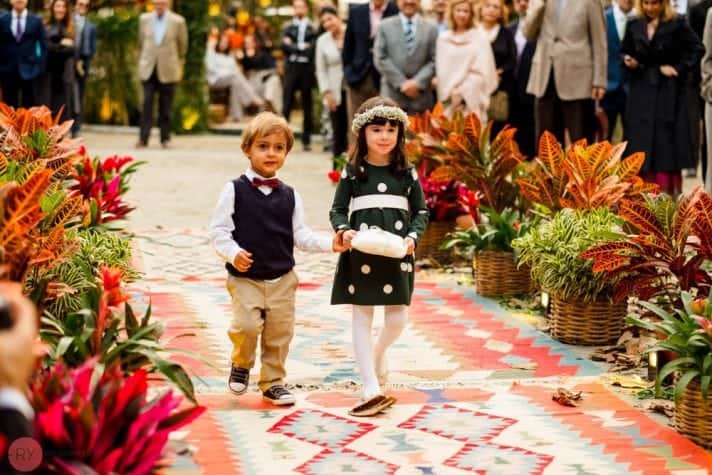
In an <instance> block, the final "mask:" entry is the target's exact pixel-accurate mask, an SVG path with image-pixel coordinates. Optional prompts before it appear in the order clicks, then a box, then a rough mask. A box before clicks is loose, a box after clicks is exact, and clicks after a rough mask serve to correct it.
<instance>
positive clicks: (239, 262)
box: [232, 249, 253, 272]
mask: <svg viewBox="0 0 712 475" xmlns="http://www.w3.org/2000/svg"><path fill="white" fill-rule="evenodd" d="M252 262H253V260H252V253H250V252H247V251H246V250H244V249H240V252H238V253H237V256H235V260H234V261H232V265H233V266H235V269H237V270H238V271H240V272H247V271H248V270H249V269H250V266H252Z"/></svg>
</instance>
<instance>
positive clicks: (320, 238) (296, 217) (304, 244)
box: [292, 191, 332, 252]
mask: <svg viewBox="0 0 712 475" xmlns="http://www.w3.org/2000/svg"><path fill="white" fill-rule="evenodd" d="M292 228H293V229H294V245H295V246H297V248H299V249H301V250H302V251H318V252H331V251H332V241H331V237H330V236H328V235H326V234H324V233H317V232H315V231H313V230H312V229H311V228H310V227H309V226H307V225H306V224H304V202H303V201H302V197H301V195H300V194H299V193H297V192H296V191H295V192H294V214H293V215H292Z"/></svg>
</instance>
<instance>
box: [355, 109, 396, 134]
mask: <svg viewBox="0 0 712 475" xmlns="http://www.w3.org/2000/svg"><path fill="white" fill-rule="evenodd" d="M376 117H380V118H382V119H388V120H397V121H399V122H400V123H402V124H403V128H405V129H407V128H408V114H406V113H405V111H404V110H403V109H401V108H400V107H396V106H384V105H380V106H375V107H371V108H370V109H368V110H365V111H363V112H361V113H360V114H356V115H355V116H354V120H353V121H352V122H351V131H353V133H355V134H357V133H358V131H359V130H360V129H361V127H363V126H364V125H367V124H368V123H369V122H371V121H372V120H373V119H375V118H376Z"/></svg>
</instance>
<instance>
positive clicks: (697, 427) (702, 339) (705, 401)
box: [629, 292, 712, 449]
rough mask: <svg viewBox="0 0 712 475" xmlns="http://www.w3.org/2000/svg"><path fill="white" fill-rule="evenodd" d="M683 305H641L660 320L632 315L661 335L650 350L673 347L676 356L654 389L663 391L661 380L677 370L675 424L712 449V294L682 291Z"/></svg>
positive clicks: (630, 319) (639, 323) (663, 369)
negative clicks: (711, 391)
mask: <svg viewBox="0 0 712 475" xmlns="http://www.w3.org/2000/svg"><path fill="white" fill-rule="evenodd" d="M680 297H681V298H680V308H677V309H675V310H674V311H668V310H666V309H664V308H662V307H660V306H658V305H655V304H652V303H650V302H641V305H642V306H643V307H645V308H647V309H649V310H650V311H652V312H653V313H655V314H656V315H657V316H658V318H659V320H658V321H654V322H651V321H649V320H644V319H640V318H634V317H631V318H629V321H630V322H631V323H633V324H635V325H637V326H639V327H642V328H645V329H648V330H650V331H653V332H655V333H658V334H660V335H662V337H663V339H662V340H661V341H659V342H658V344H657V346H655V347H654V348H652V349H651V351H660V350H663V351H671V352H674V353H676V354H677V355H678V357H677V358H675V359H673V360H671V361H669V362H667V363H666V364H665V365H664V366H663V367H662V368H661V369H660V372H659V373H658V376H657V380H656V384H655V391H656V394H657V395H659V394H660V393H661V386H662V382H663V381H664V380H665V378H667V377H668V376H669V375H671V374H673V373H675V374H676V375H677V380H676V383H675V391H674V395H675V426H676V427H677V429H678V430H679V431H680V432H681V433H682V434H684V435H686V436H687V437H689V438H690V439H691V440H692V441H694V442H695V443H697V444H699V445H701V446H703V447H705V448H706V449H712V405H710V402H711V401H710V397H709V389H710V381H712V304H711V303H710V300H709V297H705V298H698V299H696V300H693V297H692V295H691V294H690V293H689V292H682V293H681V296H680Z"/></svg>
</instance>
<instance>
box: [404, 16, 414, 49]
mask: <svg viewBox="0 0 712 475" xmlns="http://www.w3.org/2000/svg"><path fill="white" fill-rule="evenodd" d="M405 25H406V26H405V45H406V47H407V48H408V54H411V53H413V47H414V46H415V32H414V31H413V20H411V19H410V18H408V20H406V22H405Z"/></svg>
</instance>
